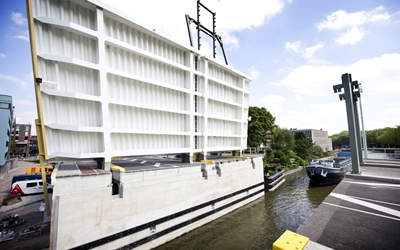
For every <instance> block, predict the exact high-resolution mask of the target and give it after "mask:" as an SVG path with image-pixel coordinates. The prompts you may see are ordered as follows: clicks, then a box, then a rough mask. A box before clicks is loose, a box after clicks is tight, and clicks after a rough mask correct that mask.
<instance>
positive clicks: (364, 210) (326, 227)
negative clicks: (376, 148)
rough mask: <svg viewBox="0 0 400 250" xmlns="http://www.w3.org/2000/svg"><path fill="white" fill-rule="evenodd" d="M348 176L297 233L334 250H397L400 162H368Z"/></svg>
mask: <svg viewBox="0 0 400 250" xmlns="http://www.w3.org/2000/svg"><path fill="white" fill-rule="evenodd" d="M361 171H362V173H361V174H360V175H352V174H347V176H346V177H345V178H344V179H343V180H342V181H341V182H340V184H339V185H338V186H337V187H336V188H335V189H334V190H333V191H332V193H331V194H330V195H329V196H328V197H327V198H326V199H325V201H324V202H323V203H322V204H321V205H320V206H319V207H318V208H317V210H316V211H315V212H314V213H313V214H312V216H311V217H310V218H309V219H308V220H307V221H306V222H305V223H304V224H303V225H302V226H301V227H300V228H299V229H298V230H297V233H299V234H301V235H304V236H307V237H309V238H310V240H312V241H315V242H317V243H319V244H322V245H324V246H327V247H330V248H333V249H400V237H399V234H400V161H378V160H370V161H366V163H365V164H362V165H361Z"/></svg>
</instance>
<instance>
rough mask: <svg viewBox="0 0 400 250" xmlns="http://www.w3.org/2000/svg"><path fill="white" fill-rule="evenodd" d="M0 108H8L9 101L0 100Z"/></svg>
mask: <svg viewBox="0 0 400 250" xmlns="http://www.w3.org/2000/svg"><path fill="white" fill-rule="evenodd" d="M0 109H10V104H9V103H4V102H0Z"/></svg>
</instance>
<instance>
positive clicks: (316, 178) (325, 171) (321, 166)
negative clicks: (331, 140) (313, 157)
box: [306, 157, 351, 186]
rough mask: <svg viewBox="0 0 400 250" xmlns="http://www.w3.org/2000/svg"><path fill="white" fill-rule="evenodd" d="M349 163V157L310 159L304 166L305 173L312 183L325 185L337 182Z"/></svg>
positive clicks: (342, 176)
mask: <svg viewBox="0 0 400 250" xmlns="http://www.w3.org/2000/svg"><path fill="white" fill-rule="evenodd" d="M350 165H351V158H349V157H346V158H335V159H333V160H319V161H312V162H310V164H309V165H307V166H306V171H307V175H308V177H309V178H310V182H311V183H312V184H313V185H317V186H325V185H334V184H337V183H339V182H340V181H341V180H342V179H343V178H344V176H345V175H346V171H347V168H348V167H349V166H350Z"/></svg>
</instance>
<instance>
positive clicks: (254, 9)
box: [104, 0, 285, 53]
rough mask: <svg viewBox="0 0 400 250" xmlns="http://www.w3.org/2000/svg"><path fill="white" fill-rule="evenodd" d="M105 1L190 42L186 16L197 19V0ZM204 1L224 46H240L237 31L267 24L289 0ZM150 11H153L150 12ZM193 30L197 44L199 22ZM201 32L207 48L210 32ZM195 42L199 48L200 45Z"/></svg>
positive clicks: (206, 17) (206, 20) (204, 14)
mask: <svg viewBox="0 0 400 250" xmlns="http://www.w3.org/2000/svg"><path fill="white" fill-rule="evenodd" d="M104 2H105V3H107V4H109V5H112V6H114V7H115V8H117V9H119V10H122V11H123V12H125V13H127V14H128V15H129V16H132V17H134V19H136V20H139V21H140V23H145V24H147V25H146V26H147V27H149V28H150V27H151V28H152V29H155V30H156V32H160V33H163V34H168V35H167V37H171V38H172V39H174V40H175V41H180V42H183V43H185V44H188V34H187V27H186V23H185V21H184V16H185V14H188V15H189V16H190V17H191V18H193V19H197V14H196V13H197V7H196V1H187V0H169V1H165V0H158V1H156V0H154V1H142V0H131V1H126V0H104ZM201 3H202V4H203V5H204V6H206V7H207V8H208V9H210V10H211V11H213V12H215V13H216V33H217V34H218V35H219V36H221V37H222V41H223V43H224V47H225V48H226V49H227V50H229V49H237V48H239V40H238V39H237V37H235V35H234V34H233V33H234V32H235V31H239V30H243V29H252V28H254V27H259V26H261V25H263V24H264V23H265V22H266V21H267V20H269V19H270V18H271V17H273V16H274V15H276V14H278V13H279V12H281V11H282V9H283V8H284V5H285V0H270V1H267V2H265V1H264V0H248V1H245V2H244V1H241V0H203V1H202V2H201ZM137 6H140V8H137ZM171 6H173V7H171ZM128 10H129V11H128ZM166 10H168V12H167V11H166ZM227 10H228V11H227ZM150 12H151V13H152V14H151V15H149V14H148V13H150ZM200 13H201V20H200V21H201V23H202V25H204V26H205V27H207V28H208V29H210V30H212V15H211V14H210V13H209V12H208V11H207V10H205V9H204V8H200ZM154 17H157V18H154ZM160 20H161V21H160ZM191 30H192V35H193V36H194V37H193V42H194V43H195V44H196V42H197V38H196V35H197V31H196V29H195V24H192V25H191ZM201 36H202V38H203V40H202V46H201V50H202V51H204V52H206V51H205V49H204V48H205V47H204V44H205V43H206V40H207V38H208V36H207V35H205V34H203V33H201ZM194 46H195V47H196V48H197V45H194ZM209 47H211V48H212V45H209ZM207 53H209V51H208V52H207Z"/></svg>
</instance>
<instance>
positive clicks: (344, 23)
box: [0, 0, 400, 135]
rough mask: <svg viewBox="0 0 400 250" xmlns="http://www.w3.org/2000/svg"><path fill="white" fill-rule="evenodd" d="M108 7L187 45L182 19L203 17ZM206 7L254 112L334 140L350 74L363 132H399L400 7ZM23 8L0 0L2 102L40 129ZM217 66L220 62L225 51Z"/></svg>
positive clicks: (339, 3)
mask: <svg viewBox="0 0 400 250" xmlns="http://www.w3.org/2000/svg"><path fill="white" fill-rule="evenodd" d="M104 2H106V3H108V4H109V5H111V6H113V7H114V8H116V9H119V10H121V11H123V12H127V13H128V15H130V16H132V17H133V18H134V19H135V20H138V21H139V22H141V23H142V24H144V25H146V26H147V27H149V28H152V29H155V30H156V32H158V33H161V34H163V35H165V36H167V37H169V38H171V39H172V40H174V41H177V42H179V43H181V44H184V45H187V46H188V45H189V39H188V35H187V28H186V23H185V19H184V15H185V14H189V15H190V16H191V17H193V18H196V0H170V1H163V0H157V1H156V0H148V1H143V0H140V1H138V0H131V1H123V0H104ZM201 3H202V4H204V5H205V6H207V7H208V8H209V9H211V10H212V11H215V12H216V18H217V20H216V21H217V33H218V34H219V35H221V36H222V40H223V42H224V47H225V52H226V55H227V59H228V63H229V65H230V66H231V67H233V68H235V69H237V70H239V71H241V72H243V73H245V74H247V75H249V76H251V77H252V79H253V80H252V83H251V93H250V105H251V106H259V107H265V108H267V109H268V110H269V111H270V112H271V113H272V115H273V116H275V117H276V124H277V125H279V126H280V127H284V128H298V129H306V128H313V129H323V130H326V131H328V133H329V134H330V135H332V134H335V133H339V132H341V131H343V130H347V129H348V127H347V118H346V108H345V102H344V101H339V97H338V94H335V93H333V90H332V86H333V85H336V84H340V83H341V75H342V74H344V73H351V74H352V78H353V80H358V81H359V82H361V83H362V86H363V93H362V99H361V100H362V111H363V119H364V124H365V129H366V130H373V129H377V128H384V127H395V126H397V125H400V98H399V97H400V1H398V0H379V1H378V0H364V1H359V0H325V1H320V0H270V1H267V0H246V1H243V0H220V1H216V0H202V1H201ZM25 8H26V7H25V1H23V0H1V2H0V14H1V15H0V24H1V29H0V37H1V39H0V94H4V95H11V96H12V97H13V104H14V106H15V116H16V118H17V122H18V123H31V124H34V119H36V118H37V114H36V104H35V96H34V87H33V86H34V85H33V83H32V67H31V57H30V48H29V36H28V27H27V22H26V9H25ZM125 10H129V11H125ZM203 18H204V19H203ZM210 20H211V15H208V14H207V13H205V11H204V12H203V14H202V20H201V21H202V23H203V24H205V25H206V26H208V27H210V26H209V25H210V23H211V22H210ZM192 28H194V25H192ZM195 33H196V32H195V31H194V30H193V34H195ZM203 38H204V39H202V40H203V41H204V43H203V44H202V50H201V52H202V53H204V54H211V53H210V52H211V49H210V48H211V45H210V43H209V39H207V38H206V36H205V35H203ZM217 58H218V59H219V60H221V62H223V57H222V53H221V51H220V50H218V55H217ZM34 134H35V132H34Z"/></svg>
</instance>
